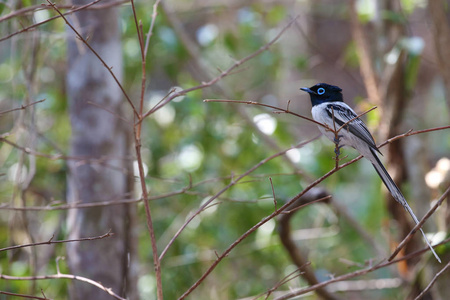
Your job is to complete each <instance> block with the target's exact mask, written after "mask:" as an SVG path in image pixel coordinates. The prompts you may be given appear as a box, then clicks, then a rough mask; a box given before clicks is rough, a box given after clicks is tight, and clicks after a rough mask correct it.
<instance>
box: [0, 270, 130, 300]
mask: <svg viewBox="0 0 450 300" xmlns="http://www.w3.org/2000/svg"><path fill="white" fill-rule="evenodd" d="M0 278H1V279H5V280H46V279H71V280H77V281H81V282H85V283H87V284H90V285H93V286H95V287H97V288H99V289H101V290H103V291H105V292H106V293H108V294H109V295H111V296H113V297H114V298H116V299H119V300H126V299H125V298H122V297H120V296H119V295H117V294H116V293H114V292H113V291H112V290H111V289H110V288H107V287H105V286H104V285H102V284H101V283H99V282H96V281H94V280H92V279H89V278H86V277H82V276H78V275H71V274H54V275H43V276H9V275H5V274H0Z"/></svg>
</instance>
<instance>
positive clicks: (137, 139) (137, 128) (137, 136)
mask: <svg viewBox="0 0 450 300" xmlns="http://www.w3.org/2000/svg"><path fill="white" fill-rule="evenodd" d="M158 3H159V2H158V1H157V2H156V3H155V5H154V6H153V9H154V11H153V15H152V21H151V25H150V28H149V32H148V34H147V38H146V42H145V45H144V36H143V29H142V22H140V21H138V18H137V14H136V8H135V5H134V0H131V7H132V11H133V18H134V23H135V26H136V31H137V35H138V39H139V47H140V50H141V76H142V78H141V93H140V101H139V112H138V113H137V116H136V118H137V120H136V118H135V122H134V123H135V124H134V127H133V133H134V143H135V152H136V159H137V165H138V170H139V179H140V183H141V189H142V198H143V200H144V207H145V216H146V221H147V228H148V232H149V235H150V242H151V247H152V255H153V265H154V268H155V276H156V294H157V298H158V300H163V286H162V278H161V260H160V257H159V256H158V248H157V245H156V237H155V230H154V227H153V221H152V215H151V209H150V204H149V201H148V200H149V195H148V191H147V184H146V182H145V172H144V167H143V162H142V153H141V129H142V122H141V121H142V119H143V111H144V97H145V88H146V74H147V73H146V54H147V47H148V42H149V40H150V37H151V36H152V32H153V27H154V24H155V21H156V16H157V13H156V10H157V7H158Z"/></svg>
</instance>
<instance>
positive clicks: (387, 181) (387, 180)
mask: <svg viewBox="0 0 450 300" xmlns="http://www.w3.org/2000/svg"><path fill="white" fill-rule="evenodd" d="M370 152H371V153H372V155H373V158H374V159H373V160H372V159H370V161H371V162H372V165H373V166H374V168H375V170H376V171H377V173H378V175H379V176H380V178H381V180H382V181H383V183H384V185H385V186H386V188H387V189H388V190H389V192H390V193H391V195H392V197H394V199H395V200H396V201H397V202H398V203H400V204H401V205H402V206H403V207H404V208H405V209H406V211H407V212H408V213H409V214H410V215H411V217H412V218H413V220H414V222H416V224H419V220H418V219H417V217H416V215H415V214H414V212H413V211H412V209H411V207H410V206H409V205H408V202H406V199H405V197H404V196H403V194H402V192H401V191H400V189H399V188H398V187H397V185H396V184H395V182H394V180H392V178H391V176H390V175H389V173H388V172H387V171H386V169H385V167H384V166H383V164H382V163H381V161H380V159H379V158H378V156H377V154H376V153H375V150H374V149H370ZM420 232H421V233H422V235H423V237H424V239H425V242H426V243H427V245H428V247H429V248H430V250H431V252H433V254H434V256H435V257H436V259H437V260H438V261H439V262H441V259H440V258H439V256H438V255H437V254H436V252H434V249H433V246H431V243H430V241H429V240H428V238H427V237H426V235H425V233H424V232H423V230H422V228H420Z"/></svg>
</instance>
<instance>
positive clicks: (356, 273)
mask: <svg viewBox="0 0 450 300" xmlns="http://www.w3.org/2000/svg"><path fill="white" fill-rule="evenodd" d="M449 241H450V238H448V239H446V240H444V241H442V242H441V243H439V244H438V245H443V244H446V243H448V242H449ZM429 250H430V249H429V248H428V247H425V248H423V249H421V250H418V251H416V252H412V253H410V254H408V255H407V256H404V257H402V258H397V259H395V260H392V261H384V260H383V261H381V262H380V263H378V264H376V265H374V266H371V267H368V268H365V269H361V270H357V271H354V272H351V273H347V274H344V275H341V276H337V277H334V278H332V279H330V280H327V281H323V282H320V283H318V284H315V285H313V286H309V287H305V288H302V289H298V290H295V291H291V292H289V293H286V294H284V295H282V296H280V297H277V298H275V299H274V300H286V299H290V298H293V297H295V296H299V295H304V294H306V293H309V292H311V291H315V290H316V289H318V288H320V287H325V286H327V285H329V284H331V283H334V282H339V281H343V280H347V279H351V278H355V277H358V276H362V275H365V274H368V273H371V272H373V271H376V270H378V269H381V268H385V267H387V266H390V265H393V264H396V263H398V262H400V261H404V260H408V259H411V258H413V257H416V256H419V255H422V254H424V253H425V252H428V251H429Z"/></svg>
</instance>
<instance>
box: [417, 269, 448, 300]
mask: <svg viewBox="0 0 450 300" xmlns="http://www.w3.org/2000/svg"><path fill="white" fill-rule="evenodd" d="M449 268H450V261H449V262H448V263H447V264H446V265H445V267H443V268H442V269H441V270H440V271H439V272H437V273H436V275H434V277H433V279H432V280H431V281H430V283H429V284H428V285H427V287H426V288H425V289H424V290H423V291H422V292H421V293H420V294H419V295H418V296H417V297H416V298H415V299H414V300H419V299H422V298H423V296H425V294H426V293H427V292H428V291H429V290H430V289H431V287H432V286H433V284H434V283H435V282H436V280H437V279H438V277H439V276H441V275H442V274H444V272H446V271H447V270H448V269H449Z"/></svg>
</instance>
